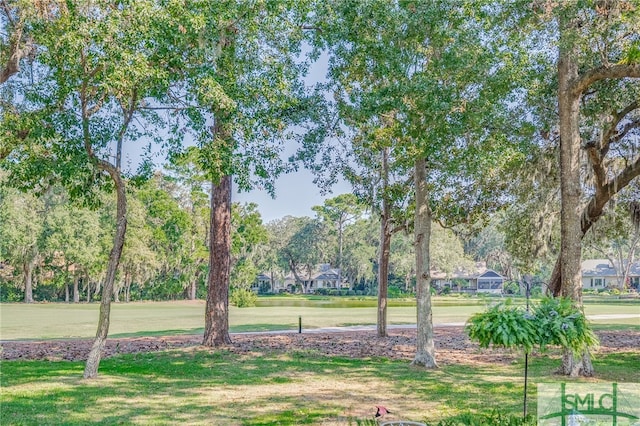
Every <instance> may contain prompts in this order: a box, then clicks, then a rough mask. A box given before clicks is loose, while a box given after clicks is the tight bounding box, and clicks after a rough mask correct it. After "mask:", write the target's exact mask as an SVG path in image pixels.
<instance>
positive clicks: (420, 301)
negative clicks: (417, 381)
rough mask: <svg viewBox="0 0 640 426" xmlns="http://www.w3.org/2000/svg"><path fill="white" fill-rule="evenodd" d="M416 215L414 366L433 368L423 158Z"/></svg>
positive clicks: (428, 226) (417, 182)
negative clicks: (415, 332)
mask: <svg viewBox="0 0 640 426" xmlns="http://www.w3.org/2000/svg"><path fill="white" fill-rule="evenodd" d="M415 186H416V190H415V191H416V197H415V198H416V200H415V201H416V213H415V230H414V233H415V247H416V300H417V320H418V321H417V340H416V356H415V358H414V360H413V362H412V364H413V365H419V366H424V367H426V368H435V367H437V364H436V351H435V344H434V341H433V314H432V309H431V276H430V272H429V269H430V268H429V266H430V254H429V242H430V240H431V210H430V208H429V193H428V188H427V162H426V160H425V159H424V158H421V159H419V160H416V163H415Z"/></svg>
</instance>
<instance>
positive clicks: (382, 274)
mask: <svg viewBox="0 0 640 426" xmlns="http://www.w3.org/2000/svg"><path fill="white" fill-rule="evenodd" d="M381 175H382V176H381V177H382V213H381V215H380V253H379V259H378V337H387V303H388V300H387V299H388V293H389V255H390V253H391V231H390V229H389V228H390V223H389V221H390V220H391V207H390V206H389V196H388V195H387V194H386V191H387V187H388V186H389V149H388V148H384V149H383V151H382V169H381Z"/></svg>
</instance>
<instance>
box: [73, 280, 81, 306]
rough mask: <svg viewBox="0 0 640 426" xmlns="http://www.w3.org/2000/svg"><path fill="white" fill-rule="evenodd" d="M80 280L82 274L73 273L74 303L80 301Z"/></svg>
mask: <svg viewBox="0 0 640 426" xmlns="http://www.w3.org/2000/svg"><path fill="white" fill-rule="evenodd" d="M78 281H80V276H79V275H78V274H73V303H79V302H80V293H79V292H78Z"/></svg>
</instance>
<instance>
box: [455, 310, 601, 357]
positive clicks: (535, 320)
mask: <svg viewBox="0 0 640 426" xmlns="http://www.w3.org/2000/svg"><path fill="white" fill-rule="evenodd" d="M467 333H468V335H469V337H470V338H471V339H473V340H476V341H478V342H479V343H480V346H481V347H489V346H497V347H505V348H521V349H523V350H524V351H525V352H527V353H528V352H531V350H532V349H533V348H534V347H536V346H537V347H538V348H539V349H540V350H544V349H545V348H546V347H547V346H548V345H559V346H562V347H563V348H567V349H571V350H572V351H574V352H575V353H579V352H582V351H584V350H587V349H591V348H595V347H597V346H598V339H597V337H596V335H595V334H594V333H593V331H592V330H591V328H590V327H589V324H588V323H587V320H586V317H585V315H584V313H583V312H582V311H581V310H580V309H579V308H578V307H576V306H574V305H573V304H572V301H571V300H570V299H564V298H544V299H542V300H541V301H540V302H539V303H538V304H535V305H533V307H532V311H531V312H527V311H526V310H525V309H524V308H523V307H522V306H515V305H513V304H512V303H511V301H507V302H505V303H500V304H498V305H496V306H493V307H491V308H489V309H488V310H487V311H485V312H481V313H477V314H475V315H473V316H472V317H471V318H470V319H469V321H468V322H467Z"/></svg>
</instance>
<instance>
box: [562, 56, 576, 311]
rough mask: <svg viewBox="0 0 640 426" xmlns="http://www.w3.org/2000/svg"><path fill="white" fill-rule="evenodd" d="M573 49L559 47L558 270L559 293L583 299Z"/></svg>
mask: <svg viewBox="0 0 640 426" xmlns="http://www.w3.org/2000/svg"><path fill="white" fill-rule="evenodd" d="M575 55H576V53H575V49H574V48H571V47H568V46H561V47H560V56H559V59H558V112H559V120H560V195H561V212H560V235H561V243H560V257H561V261H560V274H561V275H562V286H561V287H562V288H561V291H560V293H561V295H562V296H564V297H568V298H571V299H572V300H574V301H576V302H577V303H581V300H582V271H581V259H582V229H581V226H580V218H581V214H582V211H581V205H580V199H581V195H582V190H581V187H580V149H581V147H580V130H579V127H578V123H579V119H580V93H576V92H575V88H574V83H575V82H576V81H577V79H578V66H577V63H576V58H575Z"/></svg>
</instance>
